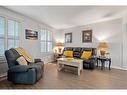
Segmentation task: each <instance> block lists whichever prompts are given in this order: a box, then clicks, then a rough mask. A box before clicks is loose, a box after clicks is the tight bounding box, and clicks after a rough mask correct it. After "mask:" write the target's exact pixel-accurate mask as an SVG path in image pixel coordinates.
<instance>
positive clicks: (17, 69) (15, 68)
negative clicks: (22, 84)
mask: <svg viewBox="0 0 127 95" xmlns="http://www.w3.org/2000/svg"><path fill="white" fill-rule="evenodd" d="M29 69H32V67H31V66H26V65H17V66H13V67H11V68H10V69H9V70H8V71H9V72H15V73H18V72H27V71H28V70H29Z"/></svg>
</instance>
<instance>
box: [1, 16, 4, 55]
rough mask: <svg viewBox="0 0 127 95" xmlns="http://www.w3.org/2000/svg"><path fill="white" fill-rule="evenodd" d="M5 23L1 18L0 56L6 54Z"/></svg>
mask: <svg viewBox="0 0 127 95" xmlns="http://www.w3.org/2000/svg"><path fill="white" fill-rule="evenodd" d="M4 23H5V20H4V18H3V17H0V56H2V55H3V54H4V48H5V44H4V42H5V35H4Z"/></svg>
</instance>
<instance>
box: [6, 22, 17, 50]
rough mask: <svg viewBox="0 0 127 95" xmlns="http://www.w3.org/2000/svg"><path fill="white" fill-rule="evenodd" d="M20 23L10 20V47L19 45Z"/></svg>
mask: <svg viewBox="0 0 127 95" xmlns="http://www.w3.org/2000/svg"><path fill="white" fill-rule="evenodd" d="M19 32H20V23H19V22H17V21H14V20H8V36H7V37H8V49H10V48H16V47H19Z"/></svg>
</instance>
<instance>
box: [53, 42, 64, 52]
mask: <svg viewBox="0 0 127 95" xmlns="http://www.w3.org/2000/svg"><path fill="white" fill-rule="evenodd" d="M63 46H64V45H63V43H61V42H57V43H56V49H55V51H56V52H57V53H58V54H61V53H62V49H63Z"/></svg>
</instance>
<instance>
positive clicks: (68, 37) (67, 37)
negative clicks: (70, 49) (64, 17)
mask: <svg viewBox="0 0 127 95" xmlns="http://www.w3.org/2000/svg"><path fill="white" fill-rule="evenodd" d="M65 43H72V33H65Z"/></svg>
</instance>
